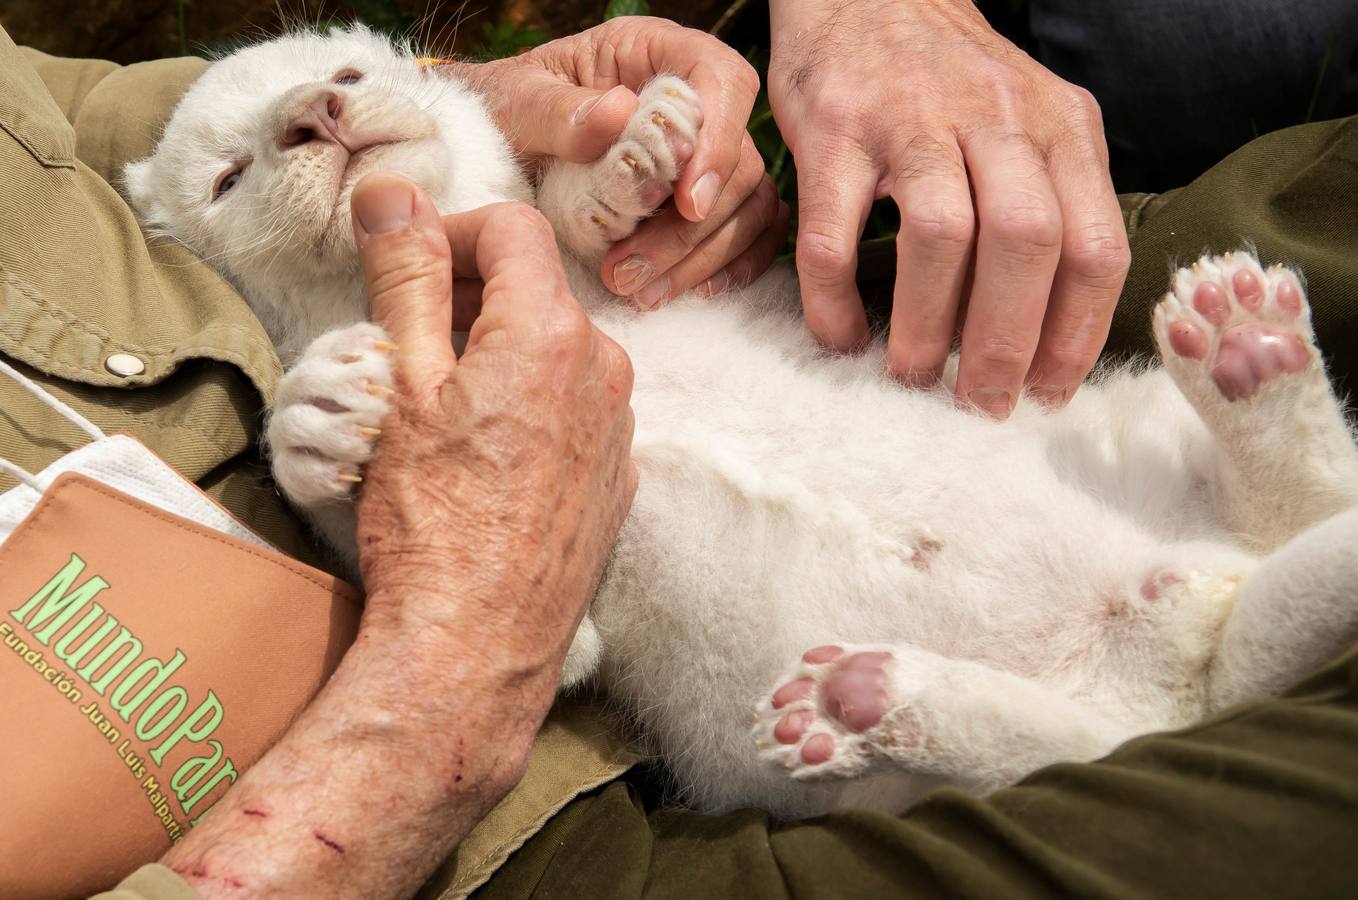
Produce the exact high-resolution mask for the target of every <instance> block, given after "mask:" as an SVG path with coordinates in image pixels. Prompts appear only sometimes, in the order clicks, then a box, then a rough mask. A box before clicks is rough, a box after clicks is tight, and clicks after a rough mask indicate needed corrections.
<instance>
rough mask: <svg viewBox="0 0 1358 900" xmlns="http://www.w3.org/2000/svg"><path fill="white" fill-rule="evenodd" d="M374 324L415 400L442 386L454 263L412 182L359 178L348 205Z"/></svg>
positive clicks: (448, 358) (433, 214)
mask: <svg viewBox="0 0 1358 900" xmlns="http://www.w3.org/2000/svg"><path fill="white" fill-rule="evenodd" d="M350 206H351V209H352V210H353V225H354V239H355V242H356V243H357V245H358V257H359V262H360V264H361V265H362V266H363V279H364V283H365V284H366V285H367V289H368V304H369V308H370V310H371V312H372V317H373V320H374V321H376V322H377V323H378V324H380V325H382V326H383V327H384V328H385V329H386V330H387V334H388V335H389V336H390V337H391V339H392V340H393V341H394V342H395V343H396V345H397V346H398V347H399V348H400V351H399V352H397V353H396V354H395V363H396V373H397V377H398V380H399V381H400V382H403V383H405V384H407V385H409V386H410V387H412V388H413V389H414V390H415V391H416V393H417V394H419V395H426V396H427V395H428V393H432V392H436V391H437V390H438V388H439V387H440V386H441V385H442V384H443V383H444V382H446V381H447V379H448V377H449V375H450V374H451V372H452V370H453V368H454V367H455V366H456V365H457V357H456V356H454V354H453V342H452V331H453V263H452V251H451V250H450V249H449V247H448V237H447V235H446V234H444V230H443V221H442V219H440V218H439V214H438V210H436V209H435V208H434V204H433V202H432V201H431V200H430V199H429V197H428V196H426V195H425V193H424V191H422V190H420V189H419V188H418V187H416V186H415V184H414V183H412V182H410V181H408V180H407V179H405V178H402V177H401V176H399V175H393V174H391V173H389V172H375V173H373V174H371V175H367V176H365V177H364V178H363V179H362V180H361V181H359V183H358V184H357V185H356V186H355V187H354V192H353V196H352V198H351V200H350Z"/></svg>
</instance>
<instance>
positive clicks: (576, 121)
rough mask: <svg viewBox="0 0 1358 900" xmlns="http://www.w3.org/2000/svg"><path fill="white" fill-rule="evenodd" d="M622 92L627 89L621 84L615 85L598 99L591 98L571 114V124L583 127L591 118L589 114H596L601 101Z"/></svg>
mask: <svg viewBox="0 0 1358 900" xmlns="http://www.w3.org/2000/svg"><path fill="white" fill-rule="evenodd" d="M621 90H625V88H624V87H623V86H622V85H620V84H619V85H614V86H613V87H611V88H609V89H608V90H606V91H604V92H603V93H602V94H600V95H599V96H597V97H591V98H590V99H588V100H586V101H585V102H584V103H581V104H580V105H579V106H578V107H577V108H576V110H575V112H573V113H571V124H572V125H582V124H584V121H585V120H586V119H588V118H589V114H590V113H592V112H594V107H596V106H598V105H599V101H601V100H603V99H604V98H605V97H607V96H609V95H610V94H613V93H615V92H617V91H621Z"/></svg>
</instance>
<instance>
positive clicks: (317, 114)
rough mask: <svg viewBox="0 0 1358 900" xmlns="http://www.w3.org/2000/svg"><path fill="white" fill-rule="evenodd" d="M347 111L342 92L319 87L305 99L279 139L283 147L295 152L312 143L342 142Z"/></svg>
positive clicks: (296, 109)
mask: <svg viewBox="0 0 1358 900" xmlns="http://www.w3.org/2000/svg"><path fill="white" fill-rule="evenodd" d="M343 109H344V101H343V100H342V99H341V98H340V95H339V92H337V91H335V90H332V89H331V88H318V89H317V90H316V92H315V93H313V94H311V95H309V96H307V97H303V98H301V99H300V101H299V102H298V104H297V106H296V108H295V111H294V112H293V114H292V115H291V116H289V117H288V119H287V125H285V126H284V128H283V133H282V134H281V135H280V136H279V138H278V146H279V148H280V149H282V150H291V149H292V148H294V147H301V146H303V145H305V144H309V143H311V142H312V141H329V142H331V143H336V144H338V143H341V141H340V137H339V127H340V126H339V120H340V113H341V112H342V111H343Z"/></svg>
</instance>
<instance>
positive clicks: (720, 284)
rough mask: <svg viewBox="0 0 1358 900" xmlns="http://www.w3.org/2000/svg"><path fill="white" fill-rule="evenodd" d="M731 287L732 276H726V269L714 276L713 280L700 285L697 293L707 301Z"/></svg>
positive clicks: (710, 279)
mask: <svg viewBox="0 0 1358 900" xmlns="http://www.w3.org/2000/svg"><path fill="white" fill-rule="evenodd" d="M730 286H731V276H730V275H727V274H726V270H725V269H722V270H721V271H720V272H718V273H717V274H716V275H713V276H712V277H711V278H709V279H707V280H706V281H704V282H703V283H702V284H700V285H698V291H697V293H698V296H699V297H702V298H703V299H704V300H707V299H708V298H710V297H714V296H716V295H717V294H720V293H721V292H722V291H724V290H726V289H727V288H728V287H730Z"/></svg>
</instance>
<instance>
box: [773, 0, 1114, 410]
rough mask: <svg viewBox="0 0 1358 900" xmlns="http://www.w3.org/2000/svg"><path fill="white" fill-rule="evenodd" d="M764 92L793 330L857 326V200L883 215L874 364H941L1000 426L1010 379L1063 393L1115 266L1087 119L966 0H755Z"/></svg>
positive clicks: (1042, 392) (1078, 371) (1094, 344)
mask: <svg viewBox="0 0 1358 900" xmlns="http://www.w3.org/2000/svg"><path fill="white" fill-rule="evenodd" d="M772 11H773V27H774V51H773V61H772V64H771V67H770V73H769V94H770V100H771V102H772V106H773V112H774V115H775V117H776V119H777V121H778V124H779V127H780V128H781V129H782V132H783V135H784V137H785V138H786V139H787V141H788V145H789V147H790V148H791V150H792V153H793V155H794V157H795V159H796V161H797V170H798V199H799V207H800V219H799V231H798V235H797V268H798V272H799V274H800V276H801V282H802V292H803V300H804V305H805V310H806V317H807V322H808V324H809V325H810V327H811V329H812V331H813V332H814V333H815V334H816V335H817V337H819V338H820V339H821V340H822V341H823V342H824V343H826V344H828V345H830V346H831V347H834V348H836V349H841V350H847V349H851V348H854V347H855V346H857V345H859V344H860V343H861V342H862V341H863V340H864V338H865V336H866V334H867V324H866V319H865V316H864V313H863V305H862V301H861V299H860V298H859V296H858V293H857V290H856V288H855V286H854V270H855V265H856V245H857V241H858V239H859V235H860V234H861V232H862V228H863V223H864V222H865V220H866V218H867V214H868V209H869V206H870V204H871V202H872V200H873V199H874V198H881V197H886V196H890V197H891V198H892V199H894V200H895V202H896V205H897V206H898V207H899V208H900V212H901V228H900V233H899V236H898V238H897V263H898V269H897V276H896V288H895V294H894V299H893V307H892V314H891V334H890V338H889V342H888V349H887V363H888V366H889V368H890V369H891V370H892V372H893V373H894V374H896V375H897V376H899V377H902V378H903V379H905V380H907V381H909V382H912V383H926V384H927V383H932V382H933V381H934V380H936V379H937V378H938V377H939V376H940V375H941V373H942V371H943V366H944V363H945V362H946V360H947V356H948V352H949V348H950V345H951V342H952V340H953V338H954V335H955V334H956V333H957V329H958V327H959V325H960V327H961V337H962V346H961V362H960V366H959V370H958V376H957V396H958V398H959V400H963V401H969V402H971V403H972V404H974V405H975V406H977V407H980V408H981V409H984V410H985V411H987V412H989V413H991V414H992V415H995V416H998V417H1001V418H1002V417H1004V416H1007V415H1008V414H1009V411H1010V410H1011V409H1012V408H1013V404H1014V402H1015V401H1016V399H1017V398H1018V395H1019V393H1020V391H1021V389H1022V387H1023V386H1024V385H1025V384H1026V385H1028V386H1029V387H1030V389H1031V390H1032V392H1033V394H1034V395H1035V396H1037V397H1039V398H1040V399H1042V400H1044V401H1045V402H1048V403H1052V404H1061V403H1064V402H1065V401H1066V400H1067V399H1069V397H1070V396H1071V394H1073V393H1074V391H1075V389H1076V388H1077V387H1078V385H1079V383H1080V382H1081V381H1082V380H1083V379H1084V376H1085V375H1087V374H1088V372H1089V370H1090V369H1091V368H1092V366H1093V364H1094V362H1095V360H1096V359H1097V357H1098V354H1099V351H1100V350H1101V349H1102V347H1103V343H1104V341H1105V340H1106V339H1107V335H1108V327H1109V323H1110V322H1111V320H1112V314H1113V307H1114V305H1115V304H1116V301H1117V297H1118V293H1119V291H1120V290H1121V286H1122V282H1123V279H1124V278H1125V277H1126V273H1127V268H1128V265H1129V257H1128V249H1127V237H1126V232H1125V230H1124V228H1123V224H1122V217H1121V214H1120V212H1119V208H1118V203H1117V197H1116V195H1115V194H1114V192H1113V186H1112V182H1111V180H1110V178H1109V174H1108V156H1107V148H1106V146H1105V143H1104V137H1103V131H1102V124H1101V120H1100V115H1099V109H1098V106H1097V104H1096V103H1095V102H1094V99H1093V98H1092V97H1091V96H1090V95H1089V94H1088V93H1087V92H1086V91H1084V90H1082V89H1080V88H1077V87H1074V86H1072V85H1070V84H1067V83H1066V82H1064V81H1062V80H1061V79H1059V78H1057V77H1056V76H1055V75H1053V74H1052V73H1050V72H1048V71H1047V70H1046V69H1044V68H1043V67H1042V66H1040V65H1038V64H1037V63H1035V62H1034V61H1033V60H1032V59H1030V58H1029V57H1028V56H1026V55H1025V54H1023V53H1022V52H1021V51H1019V50H1018V49H1017V48H1015V47H1014V46H1013V45H1012V44H1010V43H1009V42H1008V41H1006V40H1004V38H1002V37H1000V36H999V35H997V34H996V33H995V32H994V31H993V30H991V29H990V27H989V26H988V25H987V24H986V22H985V20H984V19H983V18H982V16H981V15H980V13H978V12H977V11H976V9H975V8H974V7H973V5H972V3H971V2H969V0H920V2H909V3H907V2H886V0H881V2H871V3H869V2H849V3H829V2H819V0H775V2H774V3H773V5H772Z"/></svg>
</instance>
